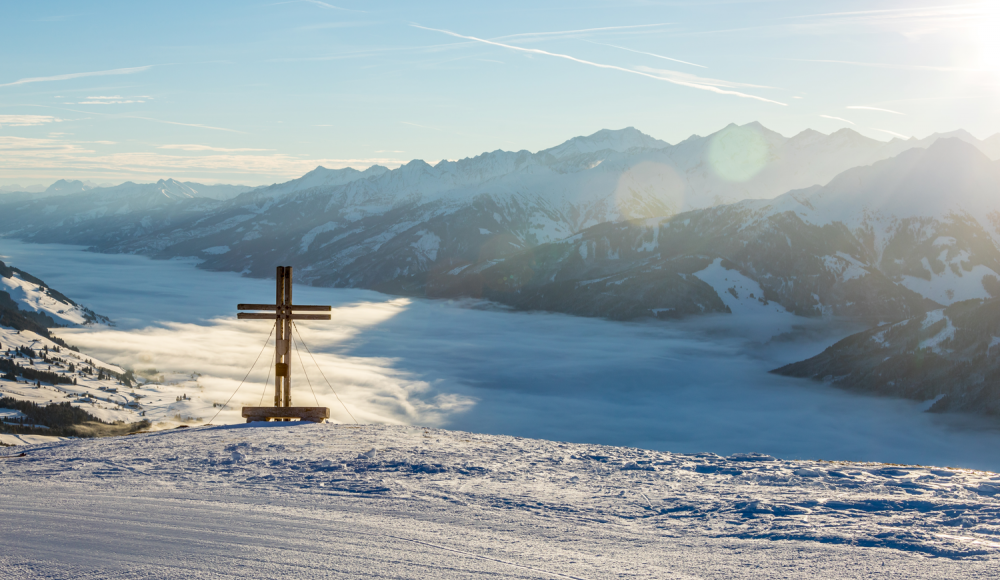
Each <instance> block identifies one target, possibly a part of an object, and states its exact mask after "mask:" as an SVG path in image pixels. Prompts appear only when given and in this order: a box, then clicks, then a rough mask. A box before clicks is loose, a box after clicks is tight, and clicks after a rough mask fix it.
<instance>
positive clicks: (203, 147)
mask: <svg viewBox="0 0 1000 580" xmlns="http://www.w3.org/2000/svg"><path fill="white" fill-rule="evenodd" d="M157 149H174V150H177V151H220V152H224V153H237V152H242V151H274V149H251V148H248V147H240V148H236V149H230V148H227V147H213V146H211V145H196V144H184V143H178V144H173V145H160V146H159V147H157Z"/></svg>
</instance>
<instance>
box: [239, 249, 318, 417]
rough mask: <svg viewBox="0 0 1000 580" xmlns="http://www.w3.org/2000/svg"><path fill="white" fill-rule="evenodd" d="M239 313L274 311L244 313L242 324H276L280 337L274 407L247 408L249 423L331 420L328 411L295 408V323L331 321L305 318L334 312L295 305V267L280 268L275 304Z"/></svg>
mask: <svg viewBox="0 0 1000 580" xmlns="http://www.w3.org/2000/svg"><path fill="white" fill-rule="evenodd" d="M236 309H237V310H270V311H273V312H268V313H252V312H240V313H239V314H237V315H236V317H237V318H239V319H240V320H274V321H275V324H276V331H277V336H276V339H275V343H274V406H273V407H243V416H244V417H246V419H247V423H249V422H251V421H271V420H275V421H290V420H292V419H300V420H303V421H313V422H316V423H322V422H323V421H325V420H327V419H329V418H330V409H329V408H327V407H293V406H292V349H291V348H290V346H291V344H292V321H293V320H330V315H329V314H301V313H299V312H294V311H296V310H298V311H300V312H301V311H304V312H330V311H331V310H332V308H331V307H329V306H303V305H299V304H294V305H293V304H292V267H291V266H278V276H277V296H276V298H275V301H274V304H238V305H237V306H236Z"/></svg>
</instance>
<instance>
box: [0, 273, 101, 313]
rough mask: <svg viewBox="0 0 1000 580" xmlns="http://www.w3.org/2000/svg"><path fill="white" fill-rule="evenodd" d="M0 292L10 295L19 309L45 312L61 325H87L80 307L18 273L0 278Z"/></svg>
mask: <svg viewBox="0 0 1000 580" xmlns="http://www.w3.org/2000/svg"><path fill="white" fill-rule="evenodd" d="M0 290H2V291H4V292H7V293H8V294H10V297H11V299H12V300H14V302H19V303H20V304H18V308H20V309H21V310H24V311H29V312H43V313H45V314H48V315H49V316H51V317H52V319H53V320H55V321H56V322H58V323H60V324H69V325H73V324H86V322H87V319H86V317H85V316H84V314H83V309H82V308H80V307H79V306H74V305H72V304H69V303H66V302H63V301H61V300H57V299H56V298H54V297H52V296H50V295H49V294H48V292H46V289H45V288H44V287H42V286H38V285H37V284H34V283H32V282H28V281H27V280H23V279H22V278H21V276H20V274H18V273H16V272H15V273H14V274H13V275H12V276H11V277H10V278H3V277H0Z"/></svg>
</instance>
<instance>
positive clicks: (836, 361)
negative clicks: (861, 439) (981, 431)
mask: <svg viewBox="0 0 1000 580" xmlns="http://www.w3.org/2000/svg"><path fill="white" fill-rule="evenodd" d="M998 354H1000V300H997V299H992V300H985V301H982V300H968V301H965V302H959V303H955V304H953V305H951V306H949V307H948V308H944V309H941V310H934V311H931V312H928V313H926V314H923V315H920V316H917V317H914V318H910V319H907V320H903V321H902V322H897V323H895V324H887V325H883V326H877V327H875V328H872V329H869V330H866V331H864V332H860V333H858V334H855V335H852V336H849V337H847V338H845V339H844V340H842V341H839V342H838V343H837V344H835V345H833V346H831V347H830V348H828V349H826V350H825V351H824V352H822V353H821V354H819V355H817V356H815V357H812V358H810V359H808V360H805V361H801V362H797V363H793V364H790V365H787V366H784V367H782V368H780V369H777V370H776V371H774V372H775V373H778V374H782V375H787V376H795V377H808V378H813V379H817V380H825V381H829V382H832V383H833V384H836V385H837V386H840V387H843V388H846V389H852V390H859V391H864V392H871V393H879V394H884V395H892V396H900V397H906V398H908V399H915V400H918V401H930V402H931V404H930V405H928V408H929V409H930V410H931V411H935V412H944V411H964V412H972V413H985V414H990V415H993V416H1000V357H998V356H997V355H998Z"/></svg>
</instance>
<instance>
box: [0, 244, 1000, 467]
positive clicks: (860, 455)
mask: <svg viewBox="0 0 1000 580" xmlns="http://www.w3.org/2000/svg"><path fill="white" fill-rule="evenodd" d="M0 254H2V256H3V258H2V259H3V260H5V261H6V262H8V263H10V264H11V265H13V266H18V265H19V264H20V265H22V266H26V265H29V264H30V267H31V270H32V272H33V273H34V274H35V275H37V276H39V277H40V278H42V279H44V280H45V281H46V282H47V283H49V284H51V285H52V286H53V287H56V288H60V289H61V290H62V291H63V292H66V293H67V294H69V295H71V296H73V297H74V298H75V299H76V300H78V301H79V302H80V303H81V304H85V305H87V306H88V307H90V308H92V309H93V310H94V311H95V312H97V313H99V314H102V315H105V316H109V317H110V318H112V319H113V320H114V321H115V322H116V326H114V327H108V326H96V325H94V326H88V327H84V328H77V329H58V330H57V331H56V334H58V335H59V336H61V337H62V338H64V339H65V340H67V341H68V342H69V343H71V344H74V345H77V346H79V347H80V348H81V349H82V350H83V351H84V352H85V353H87V354H88V355H91V356H95V357H97V358H100V359H102V360H105V361H107V362H110V363H114V364H118V365H123V366H125V367H128V368H131V369H133V370H135V371H137V373H138V374H139V375H140V376H142V375H143V373H146V375H147V376H152V377H153V378H155V379H156V380H158V381H164V382H167V383H174V384H176V385H179V386H180V387H181V388H182V390H184V391H185V392H188V393H189V396H190V397H191V399H190V400H189V401H186V402H185V403H184V404H183V405H182V406H180V407H178V408H179V415H180V417H179V418H180V419H188V420H190V421H191V422H192V424H199V423H203V422H207V421H210V420H212V418H213V416H215V415H216V413H218V416H217V417H216V419H215V423H216V424H218V423H235V422H242V421H243V419H242V418H241V417H240V416H239V409H240V407H241V406H242V405H257V404H259V402H260V401H261V400H262V398H263V399H269V398H270V390H271V389H272V388H273V387H271V386H266V385H265V380H266V379H267V376H266V375H267V373H268V367H269V363H270V361H269V357H270V352H271V351H270V349H268V348H264V349H263V354H262V355H261V356H260V359H259V360H258V362H257V365H256V367H255V369H254V371H253V372H252V373H250V375H249V376H247V377H246V382H245V383H244V384H243V385H242V386H241V387H240V389H239V391H238V392H237V394H236V395H235V396H234V397H233V398H232V401H231V403H230V404H229V405H228V406H227V407H226V408H224V409H222V410H221V411H220V409H218V408H216V407H215V406H213V403H217V404H224V403H226V401H227V399H228V398H229V397H230V396H231V395H232V394H233V392H234V390H236V388H237V386H239V385H240V382H241V380H242V379H243V378H244V376H245V375H246V374H247V370H248V369H249V368H250V365H251V364H252V363H253V362H254V359H255V357H257V356H258V355H259V354H260V353H261V352H262V348H263V347H264V340H265V338H266V337H267V332H268V323H267V322H262V321H237V320H236V318H235V310H236V309H235V307H236V304H237V303H240V302H256V301H259V302H266V301H268V300H269V298H270V297H271V296H273V291H274V290H273V282H271V281H269V280H259V279H252V278H243V277H240V276H239V275H237V274H234V273H220V272H207V271H204V270H201V269H198V268H195V267H194V266H195V265H196V262H195V261H192V260H155V261H154V260H150V259H148V258H145V257H139V256H131V255H109V254H99V253H93V252H86V251H83V250H82V248H78V247H71V246H59V245H35V244H25V243H22V242H16V241H13V240H9V239H3V240H0ZM295 300H296V302H297V303H309V304H330V305H332V306H333V320H332V321H331V322H302V323H300V324H299V328H300V336H297V337H296V341H301V340H304V341H306V344H307V345H308V347H309V349H310V350H311V351H312V353H313V354H314V355H315V360H313V359H312V358H311V356H310V355H309V354H308V353H306V352H304V351H302V353H301V354H302V358H301V359H300V358H298V355H296V358H295V360H294V361H293V372H294V374H295V376H296V378H295V382H294V383H293V388H294V392H293V402H294V403H296V404H302V405H311V404H313V403H315V402H318V403H319V404H321V405H324V406H328V407H330V409H331V415H332V418H333V420H335V421H337V422H347V423H350V422H352V415H353V417H354V418H356V419H357V420H358V421H359V422H361V423H372V422H379V423H390V424H411V425H426V426H433V427H443V428H450V429H461V430H470V431H477V432H483V433H492V434H505V435H515V436H521V437H536V438H547V439H554V440H560V441H570V442H577V443H600V444H607V445H627V446H636V447H642V448H648V449H657V450H664V451H667V450H669V451H673V452H684V453H694V452H713V453H719V454H723V455H728V454H733V453H741V452H759V453H768V454H771V455H774V456H776V457H782V458H786V459H803V458H812V459H830V460H851V461H883V462H893V463H915V464H924V465H928V464H930V465H953V466H960V467H968V468H977V469H989V470H993V471H996V470H998V469H1000V463H998V461H997V460H996V456H995V453H993V452H992V450H995V449H996V448H997V444H998V443H1000V429H997V428H996V426H995V424H991V423H989V422H988V420H986V419H977V418H970V417H967V416H965V415H961V414H932V413H926V412H924V410H925V409H926V407H927V406H928V405H927V403H926V402H919V401H908V400H900V399H892V398H881V397H873V396H865V395H858V394H853V393H849V392H845V391H842V390H839V389H836V388H833V387H830V386H827V385H824V384H822V383H820V382H815V381H809V380H804V379H794V378H788V377H781V376H776V375H772V374H769V373H768V371H770V370H772V369H774V368H777V367H779V366H782V365H785V364H788V363H790V362H795V361H798V360H802V359H805V358H808V357H810V356H814V355H816V354H818V353H820V352H822V351H823V349H825V348H826V347H828V346H830V345H831V344H833V343H834V342H836V341H837V340H839V339H841V338H843V337H845V336H848V335H850V334H852V333H854V332H856V331H858V330H859V329H860V327H859V325H858V324H857V323H854V322H852V321H850V320H842V321H839V322H838V323H836V324H831V323H830V321H824V322H822V323H818V322H817V321H816V320H814V319H807V318H802V317H795V316H791V315H788V316H784V317H780V318H778V319H775V318H774V317H767V318H755V317H754V315H752V314H747V315H745V316H735V315H717V316H705V317H699V318H697V319H695V320H687V321H652V320H651V321H645V322H628V323H625V322H615V321H608V320H602V319H595V318H580V317H573V316H567V315H561V314H552V313H534V312H514V311H510V310H508V309H505V308H504V307H501V306H499V305H495V304H491V303H488V302H484V301H474V300H427V299H415V298H401V297H393V296H388V295H384V294H379V293H376V292H372V291H367V290H355V289H331V288H313V287H307V286H297V287H296V291H295ZM776 320H777V321H778V322H776ZM298 346H299V348H300V349H301V345H298ZM317 363H318V364H319V365H321V367H322V369H323V372H324V373H325V375H326V378H328V379H329V381H330V382H331V383H332V384H333V386H334V387H335V388H336V390H337V393H338V394H339V396H340V398H341V399H342V400H343V402H344V403H345V404H346V406H347V408H349V409H350V414H348V413H347V412H346V411H345V407H344V406H343V405H341V404H340V403H339V402H338V400H337V398H336V397H335V396H334V394H333V393H332V392H331V390H330V388H329V386H328V385H327V384H326V382H325V381H324V379H323V376H322V375H321V374H320V372H318V370H317V368H316V364H317ZM303 365H304V369H305V372H304V373H303V372H302V369H303ZM306 377H308V379H307V378H306ZM310 382H311V386H310Z"/></svg>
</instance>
